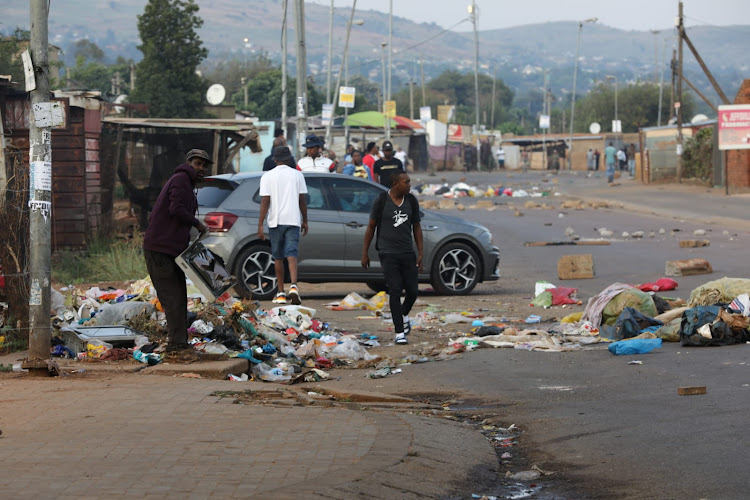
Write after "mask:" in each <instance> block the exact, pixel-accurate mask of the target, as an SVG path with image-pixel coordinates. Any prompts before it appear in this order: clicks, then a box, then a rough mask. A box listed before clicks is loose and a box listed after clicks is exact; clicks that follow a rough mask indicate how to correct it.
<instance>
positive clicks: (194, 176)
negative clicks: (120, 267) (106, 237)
mask: <svg viewBox="0 0 750 500" xmlns="http://www.w3.org/2000/svg"><path fill="white" fill-rule="evenodd" d="M211 163H213V162H212V161H211V157H210V156H208V153H206V152H205V151H203V150H201V149H191V150H190V152H188V154H187V156H186V157H185V163H183V164H181V165H180V166H178V167H177V168H176V169H175V171H174V174H173V175H172V177H170V178H169V180H168V181H167V183H166V184H164V187H163V188H162V189H161V192H160V193H159V197H158V198H157V199H156V203H155V204H154V208H153V210H152V211H151V216H150V218H149V223H148V227H147V228H146V234H145V235H144V237H143V256H144V258H145V260H146V268H147V269H148V274H149V276H151V281H152V283H153V284H154V288H155V289H156V295H157V296H158V297H159V302H161V305H162V307H163V308H164V314H165V315H166V317H167V352H166V358H167V359H174V360H175V361H195V360H196V359H197V355H196V354H195V351H194V350H193V348H192V347H191V346H190V344H188V333H187V328H188V325H187V285H186V283H185V273H184V272H183V271H182V269H180V266H179V265H177V263H176V262H175V257H177V256H178V255H180V254H181V253H182V252H184V251H185V250H186V249H187V247H188V245H189V243H190V229H191V228H193V227H194V228H196V229H197V230H198V231H199V232H200V233H201V234H205V233H206V232H208V228H207V227H206V225H205V224H203V223H202V222H201V221H199V220H198V219H197V218H196V217H195V214H196V212H197V211H198V199H197V198H196V195H195V192H194V190H195V186H196V184H197V183H198V182H200V181H201V180H203V177H204V176H205V174H206V166H207V165H209V164H211Z"/></svg>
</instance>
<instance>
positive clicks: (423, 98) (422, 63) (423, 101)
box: [419, 54, 427, 107]
mask: <svg viewBox="0 0 750 500" xmlns="http://www.w3.org/2000/svg"><path fill="white" fill-rule="evenodd" d="M419 72H420V73H421V76H422V107H424V106H427V105H426V104H425V97H424V60H423V58H422V55H421V54H420V56H419Z"/></svg>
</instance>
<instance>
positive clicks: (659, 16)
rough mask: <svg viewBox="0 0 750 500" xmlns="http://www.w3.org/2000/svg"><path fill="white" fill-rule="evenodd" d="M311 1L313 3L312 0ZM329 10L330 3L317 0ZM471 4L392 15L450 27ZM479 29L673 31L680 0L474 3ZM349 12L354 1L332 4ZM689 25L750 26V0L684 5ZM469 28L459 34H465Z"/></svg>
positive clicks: (416, 0) (376, 3)
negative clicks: (574, 26)
mask: <svg viewBox="0 0 750 500" xmlns="http://www.w3.org/2000/svg"><path fill="white" fill-rule="evenodd" d="M308 1H309V0H308ZM313 1H314V2H315V3H318V4H322V5H330V0H313ZM470 3H471V0H393V15H394V16H400V17H405V18H408V19H411V20H412V21H415V22H435V23H437V24H438V25H440V26H442V27H444V28H448V27H450V26H452V25H453V24H455V23H456V22H457V21H459V20H460V19H461V18H462V17H465V16H466V15H467V14H466V7H467V6H468V5H469V4H470ZM476 3H477V5H478V6H479V29H480V30H486V29H495V28H508V27H511V26H520V25H524V24H535V23H545V22H548V21H580V20H583V19H587V18H590V17H598V18H599V22H600V23H603V24H606V25H607V26H611V27H613V28H619V29H623V30H650V29H660V30H662V29H669V28H672V27H673V26H674V19H675V17H677V5H678V1H677V0H626V1H620V2H613V1H612V0H520V1H519V0H513V1H511V0H476ZM389 4H390V0H357V9H358V10H359V9H362V10H369V9H373V10H380V11H383V12H388V8H389ZM334 5H335V7H337V8H338V7H351V5H352V1H351V0H334ZM683 9H684V14H685V25H686V26H694V25H699V24H710V25H716V26H726V25H730V24H748V23H750V0H684V1H683ZM468 28H470V25H469V24H466V23H464V24H462V25H461V26H459V27H457V28H456V30H460V31H465V30H466V29H468Z"/></svg>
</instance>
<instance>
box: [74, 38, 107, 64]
mask: <svg viewBox="0 0 750 500" xmlns="http://www.w3.org/2000/svg"><path fill="white" fill-rule="evenodd" d="M73 57H75V59H76V61H78V58H79V57H82V58H83V60H84V61H85V62H92V61H93V62H99V63H100V62H103V61H104V51H103V50H102V49H100V48H99V46H98V45H97V44H95V43H94V42H91V41H89V40H86V39H83V40H78V41H77V42H76V43H75V45H73Z"/></svg>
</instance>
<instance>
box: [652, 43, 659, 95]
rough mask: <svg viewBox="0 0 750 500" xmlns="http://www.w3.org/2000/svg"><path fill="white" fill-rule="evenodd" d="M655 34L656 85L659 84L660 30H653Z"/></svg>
mask: <svg viewBox="0 0 750 500" xmlns="http://www.w3.org/2000/svg"><path fill="white" fill-rule="evenodd" d="M651 33H653V34H654V83H659V30H651Z"/></svg>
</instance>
